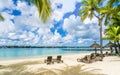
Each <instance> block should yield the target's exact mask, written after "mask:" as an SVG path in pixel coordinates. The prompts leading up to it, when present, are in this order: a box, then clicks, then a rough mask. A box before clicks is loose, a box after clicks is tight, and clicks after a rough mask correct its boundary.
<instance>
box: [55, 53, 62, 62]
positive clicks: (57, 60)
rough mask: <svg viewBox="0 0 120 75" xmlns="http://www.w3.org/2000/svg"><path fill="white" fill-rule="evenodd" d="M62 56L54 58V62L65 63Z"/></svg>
mask: <svg viewBox="0 0 120 75" xmlns="http://www.w3.org/2000/svg"><path fill="white" fill-rule="evenodd" d="M61 58H62V56H61V55H58V56H57V58H56V59H54V62H57V63H63V60H61Z"/></svg>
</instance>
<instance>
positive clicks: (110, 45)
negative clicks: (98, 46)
mask: <svg viewBox="0 0 120 75" xmlns="http://www.w3.org/2000/svg"><path fill="white" fill-rule="evenodd" d="M115 46H117V45H116V44H114V43H112V42H111V41H109V43H108V44H106V45H105V46H104V47H110V51H111V53H112V52H113V50H112V47H115Z"/></svg>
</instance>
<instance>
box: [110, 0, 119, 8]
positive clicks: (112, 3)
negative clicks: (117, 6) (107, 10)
mask: <svg viewBox="0 0 120 75" xmlns="http://www.w3.org/2000/svg"><path fill="white" fill-rule="evenodd" d="M115 2H120V0H109V1H108V5H109V6H110V7H112V6H113V5H114V3H115Z"/></svg>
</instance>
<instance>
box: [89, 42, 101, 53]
mask: <svg viewBox="0 0 120 75" xmlns="http://www.w3.org/2000/svg"><path fill="white" fill-rule="evenodd" d="M90 47H92V48H95V55H96V54H97V48H100V45H99V44H97V43H96V41H95V42H94V43H93V44H92V45H91V46H90Z"/></svg>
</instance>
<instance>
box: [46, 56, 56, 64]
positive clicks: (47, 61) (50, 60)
mask: <svg viewBox="0 0 120 75" xmlns="http://www.w3.org/2000/svg"><path fill="white" fill-rule="evenodd" d="M44 62H45V63H47V64H54V61H53V59H52V56H48V57H47V59H46V60H45V61H44Z"/></svg>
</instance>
